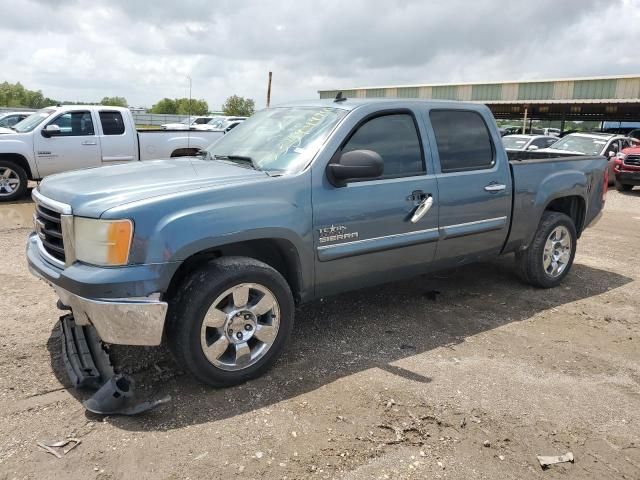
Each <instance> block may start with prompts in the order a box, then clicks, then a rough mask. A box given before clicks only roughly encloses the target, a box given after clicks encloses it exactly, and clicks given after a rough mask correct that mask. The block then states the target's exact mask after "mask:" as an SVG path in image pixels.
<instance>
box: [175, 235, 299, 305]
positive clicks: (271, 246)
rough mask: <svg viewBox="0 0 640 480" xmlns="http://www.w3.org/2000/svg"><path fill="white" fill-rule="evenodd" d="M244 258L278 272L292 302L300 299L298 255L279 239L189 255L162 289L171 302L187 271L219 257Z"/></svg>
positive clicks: (246, 241)
mask: <svg viewBox="0 0 640 480" xmlns="http://www.w3.org/2000/svg"><path fill="white" fill-rule="evenodd" d="M230 256H234V257H248V258H253V259H255V260H258V261H261V262H263V263H266V264H267V265H269V266H270V267H272V268H274V269H275V270H276V271H278V272H279V273H280V274H281V275H282V276H283V277H284V279H285V280H286V281H287V283H288V284H289V287H290V288H291V292H292V293H293V297H294V299H295V301H296V303H299V302H300V301H301V299H302V297H304V292H305V290H306V286H305V285H304V279H303V276H302V265H301V263H300V256H299V254H298V251H297V249H296V247H295V245H294V244H293V243H291V242H290V241H289V240H287V239H283V238H262V239H251V240H244V241H237V242H233V243H227V244H222V245H218V246H215V247H212V248H208V249H205V250H202V251H199V252H197V253H194V254H192V255H191V256H189V257H188V258H186V259H185V260H184V261H183V262H182V263H181V265H180V266H179V267H178V269H177V270H176V271H175V273H174V274H173V276H172V278H171V281H170V282H169V286H168V288H167V290H166V293H165V295H166V297H167V298H168V299H171V298H172V297H173V296H174V295H175V294H176V292H177V291H178V289H179V288H180V285H181V284H182V282H183V280H184V279H185V278H186V277H187V275H189V274H190V273H191V272H193V271H194V270H196V269H197V268H199V267H200V266H202V265H203V264H204V263H205V262H208V261H210V260H215V259H216V258H220V257H230Z"/></svg>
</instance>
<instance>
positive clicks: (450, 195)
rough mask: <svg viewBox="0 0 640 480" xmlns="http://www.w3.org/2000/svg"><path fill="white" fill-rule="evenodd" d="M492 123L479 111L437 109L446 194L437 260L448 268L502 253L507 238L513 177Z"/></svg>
mask: <svg viewBox="0 0 640 480" xmlns="http://www.w3.org/2000/svg"><path fill="white" fill-rule="evenodd" d="M488 120H490V119H489V118H485V117H483V115H482V114H481V112H480V111H473V110H452V109H446V110H444V109H443V110H437V109H434V110H431V111H430V112H429V123H430V125H431V128H432V132H431V135H433V140H434V143H435V146H436V151H437V157H438V161H437V162H435V163H436V164H437V165H438V167H437V168H438V170H439V171H438V173H437V175H436V176H437V179H438V190H439V193H440V211H439V213H440V218H439V228H440V241H439V244H438V253H437V256H436V260H437V262H438V263H441V262H443V263H445V265H446V266H450V265H454V264H456V263H466V262H469V261H473V260H477V259H480V258H482V257H485V256H489V255H496V254H498V253H499V252H500V251H501V249H502V247H503V245H504V242H505V240H506V238H507V232H508V229H509V216H510V214H511V213H510V208H511V190H512V186H511V173H510V172H509V164H508V161H507V158H506V155H505V152H504V148H502V145H501V143H500V138H499V137H495V136H492V134H491V131H490V130H489V128H488V126H487V121H488Z"/></svg>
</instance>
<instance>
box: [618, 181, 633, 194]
mask: <svg viewBox="0 0 640 480" xmlns="http://www.w3.org/2000/svg"><path fill="white" fill-rule="evenodd" d="M632 188H633V185H627V184H626V183H620V182H619V181H618V180H616V190H618V191H619V192H628V191H630V190H631V189H632Z"/></svg>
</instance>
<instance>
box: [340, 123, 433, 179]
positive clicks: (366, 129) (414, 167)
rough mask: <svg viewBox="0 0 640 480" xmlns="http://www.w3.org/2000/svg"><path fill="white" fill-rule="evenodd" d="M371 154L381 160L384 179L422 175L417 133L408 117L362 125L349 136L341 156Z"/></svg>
mask: <svg viewBox="0 0 640 480" xmlns="http://www.w3.org/2000/svg"><path fill="white" fill-rule="evenodd" d="M353 150H372V151H374V152H376V153H377V154H378V155H380V156H381V157H382V160H383V162H384V173H383V175H382V177H383V178H385V177H407V176H412V175H422V174H424V173H425V168H424V161H423V158H422V148H421V147H420V139H419V137H418V131H417V130H416V125H415V122H414V120H413V116H412V115H410V114H409V113H397V114H388V115H382V116H378V117H375V118H372V119H371V120H368V121H367V122H366V123H364V124H362V125H361V126H360V127H358V129H357V130H356V131H355V133H353V134H352V135H351V137H350V138H349V140H348V141H347V143H346V144H345V146H344V147H343V148H342V152H343V153H345V152H351V151H353Z"/></svg>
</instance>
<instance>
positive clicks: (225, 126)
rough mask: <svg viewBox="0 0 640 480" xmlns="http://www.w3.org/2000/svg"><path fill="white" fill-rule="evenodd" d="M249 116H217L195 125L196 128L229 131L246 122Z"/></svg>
mask: <svg viewBox="0 0 640 480" xmlns="http://www.w3.org/2000/svg"><path fill="white" fill-rule="evenodd" d="M246 119H247V117H222V116H221V117H215V118H213V119H212V120H210V121H209V122H208V123H204V124H200V125H196V126H194V127H193V128H194V130H209V131H218V132H224V133H227V132H229V131H231V130H233V129H234V128H235V127H237V126H238V125H239V124H241V123H242V122H244V121H245V120H246Z"/></svg>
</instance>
